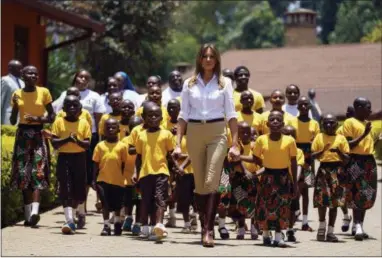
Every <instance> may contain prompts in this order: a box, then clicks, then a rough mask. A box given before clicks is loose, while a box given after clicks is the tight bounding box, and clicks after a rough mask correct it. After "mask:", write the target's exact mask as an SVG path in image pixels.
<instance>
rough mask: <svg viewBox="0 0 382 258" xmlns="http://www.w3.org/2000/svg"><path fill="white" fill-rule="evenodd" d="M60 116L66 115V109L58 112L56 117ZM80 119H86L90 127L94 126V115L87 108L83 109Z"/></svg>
mask: <svg viewBox="0 0 382 258" xmlns="http://www.w3.org/2000/svg"><path fill="white" fill-rule="evenodd" d="M59 117H66V113H65V111H64V110H60V112H58V114H57V115H56V118H59ZM79 119H85V120H86V121H87V122H88V123H89V125H90V128H92V124H93V122H92V115H90V113H89V111H87V110H86V109H81V114H80V116H79Z"/></svg>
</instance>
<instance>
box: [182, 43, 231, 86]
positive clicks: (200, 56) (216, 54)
mask: <svg viewBox="0 0 382 258" xmlns="http://www.w3.org/2000/svg"><path fill="white" fill-rule="evenodd" d="M207 49H211V50H212V52H213V54H214V57H215V60H216V64H215V67H214V74H215V75H216V76H217V78H218V85H219V89H223V88H224V86H225V82H224V78H223V75H222V71H221V58H220V53H219V50H218V49H217V48H216V47H215V45H213V44H204V45H202V46H201V47H200V49H199V52H198V54H197V56H196V60H195V72H194V75H193V76H192V77H191V79H190V81H189V82H188V87H189V88H190V87H192V86H194V85H195V84H196V77H197V76H198V74H199V73H200V74H201V75H202V76H203V73H204V69H203V67H202V59H203V55H204V53H205V52H206V51H207Z"/></svg>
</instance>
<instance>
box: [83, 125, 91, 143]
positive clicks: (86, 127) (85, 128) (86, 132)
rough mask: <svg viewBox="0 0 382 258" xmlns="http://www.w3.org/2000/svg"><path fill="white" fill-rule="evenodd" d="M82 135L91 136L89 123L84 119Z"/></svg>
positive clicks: (88, 137)
mask: <svg viewBox="0 0 382 258" xmlns="http://www.w3.org/2000/svg"><path fill="white" fill-rule="evenodd" d="M83 135H84V139H90V138H91V137H92V130H91V128H90V125H89V123H88V122H86V121H84V126H83Z"/></svg>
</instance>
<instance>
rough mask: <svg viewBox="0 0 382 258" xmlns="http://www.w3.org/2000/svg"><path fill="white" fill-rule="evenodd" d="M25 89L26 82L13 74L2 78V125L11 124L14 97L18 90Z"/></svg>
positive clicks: (0, 102)
mask: <svg viewBox="0 0 382 258" xmlns="http://www.w3.org/2000/svg"><path fill="white" fill-rule="evenodd" d="M24 87H25V84H24V82H23V81H22V80H21V79H20V78H16V77H15V76H13V75H12V74H8V75H6V76H4V77H1V101H0V104H1V105H0V106H1V124H11V122H10V121H9V119H10V116H11V113H12V107H11V103H12V95H13V93H14V92H15V91H16V90H18V89H22V88H24Z"/></svg>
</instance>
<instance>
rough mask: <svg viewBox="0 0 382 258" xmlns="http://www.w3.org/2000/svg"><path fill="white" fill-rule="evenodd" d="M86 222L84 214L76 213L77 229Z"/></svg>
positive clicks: (82, 226)
mask: <svg viewBox="0 0 382 258" xmlns="http://www.w3.org/2000/svg"><path fill="white" fill-rule="evenodd" d="M85 224H86V217H85V215H82V214H80V215H78V220H77V229H82V228H84V227H85Z"/></svg>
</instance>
